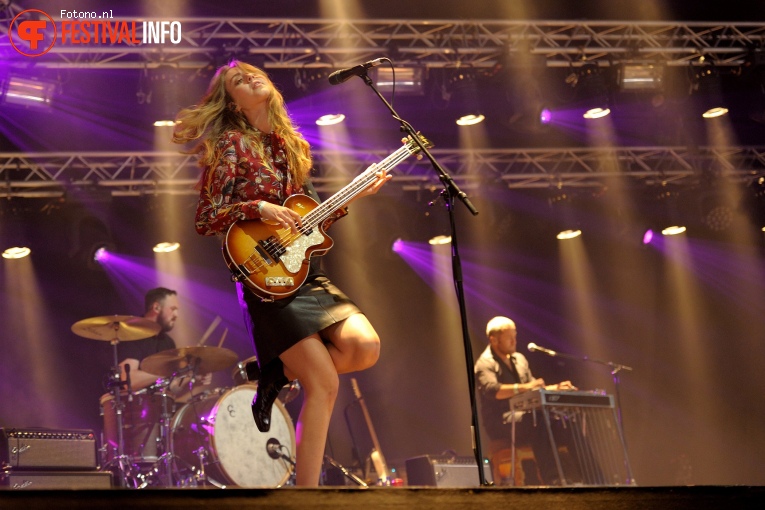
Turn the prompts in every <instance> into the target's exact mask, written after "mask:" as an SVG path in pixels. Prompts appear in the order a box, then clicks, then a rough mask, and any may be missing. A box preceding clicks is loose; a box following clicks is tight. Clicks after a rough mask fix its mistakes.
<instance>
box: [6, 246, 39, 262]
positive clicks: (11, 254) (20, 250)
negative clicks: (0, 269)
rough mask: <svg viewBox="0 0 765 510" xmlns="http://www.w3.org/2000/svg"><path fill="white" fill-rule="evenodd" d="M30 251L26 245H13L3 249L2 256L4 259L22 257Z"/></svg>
mask: <svg viewBox="0 0 765 510" xmlns="http://www.w3.org/2000/svg"><path fill="white" fill-rule="evenodd" d="M30 253H32V250H30V249H29V248H27V247H26V246H23V247H19V246H14V247H13V248H8V249H7V250H5V251H3V258H4V259H22V258H24V257H26V256H27V255H29V254H30Z"/></svg>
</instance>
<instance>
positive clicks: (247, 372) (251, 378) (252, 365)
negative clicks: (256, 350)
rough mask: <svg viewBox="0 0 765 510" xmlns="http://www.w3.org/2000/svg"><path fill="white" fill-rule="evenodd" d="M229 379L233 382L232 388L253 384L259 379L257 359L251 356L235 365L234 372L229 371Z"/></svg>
mask: <svg viewBox="0 0 765 510" xmlns="http://www.w3.org/2000/svg"><path fill="white" fill-rule="evenodd" d="M231 378H232V379H233V380H234V386H239V385H241V384H247V383H250V382H255V381H257V380H258V379H260V368H259V367H258V357H257V356H252V357H251V358H247V359H246V360H244V361H240V362H239V363H237V364H236V366H235V367H234V370H232V371H231Z"/></svg>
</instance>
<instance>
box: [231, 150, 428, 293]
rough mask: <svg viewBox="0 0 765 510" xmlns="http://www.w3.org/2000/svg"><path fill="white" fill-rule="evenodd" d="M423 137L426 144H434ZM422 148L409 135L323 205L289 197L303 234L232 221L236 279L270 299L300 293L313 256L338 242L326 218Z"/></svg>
mask: <svg viewBox="0 0 765 510" xmlns="http://www.w3.org/2000/svg"><path fill="white" fill-rule="evenodd" d="M418 136H419V139H420V142H421V143H422V144H423V146H425V147H427V148H430V147H432V146H433V144H432V143H430V141H428V140H427V139H426V138H424V137H422V136H420V135H418ZM418 152H420V147H419V145H418V144H417V142H416V141H415V140H413V139H411V137H410V138H408V139H407V140H406V141H405V142H404V145H402V146H401V147H400V148H399V149H398V150H396V151H395V152H393V153H392V154H390V155H389V156H388V157H386V158H385V159H383V160H382V161H380V162H379V163H377V164H376V165H372V166H370V167H369V168H367V169H366V170H365V171H364V172H362V173H361V174H360V175H359V176H358V177H356V178H355V179H354V180H353V181H351V182H350V183H349V184H347V185H346V186H345V187H343V188H342V189H341V190H340V191H338V192H337V193H335V194H334V195H332V196H331V197H329V198H328V199H327V200H325V201H324V202H322V203H321V204H319V203H318V202H316V201H315V200H313V199H312V198H311V197H309V196H307V195H302V194H295V195H291V196H290V197H288V198H287V200H285V201H284V204H283V205H284V207H287V208H288V209H291V210H292V211H295V212H296V213H298V214H299V215H300V216H301V221H302V226H301V227H300V228H299V229H298V230H299V231H298V232H297V233H295V232H292V230H291V229H289V228H284V227H280V226H279V224H278V223H276V222H272V221H269V220H261V219H257V220H239V221H237V222H236V223H234V224H233V225H231V227H229V229H228V232H226V237H225V239H224V241H223V259H224V260H225V261H226V265H227V266H228V268H229V270H230V271H231V274H232V276H231V279H232V280H234V281H239V282H242V283H243V284H244V285H246V286H247V287H249V288H250V289H251V290H252V291H253V292H254V293H255V294H257V295H258V296H260V297H261V298H263V299H264V300H275V299H283V298H286V297H288V296H291V295H292V294H294V293H295V292H296V291H297V290H298V289H299V288H300V286H301V285H302V284H303V282H305V280H306V278H307V277H308V271H309V265H310V259H311V256H312V255H321V254H323V253H326V252H327V251H329V249H330V248H332V246H333V245H334V241H333V240H332V239H331V238H330V237H329V236H327V234H326V232H325V227H324V222H325V221H326V220H327V219H329V218H330V217H331V216H332V215H333V214H334V213H335V212H336V211H337V210H338V209H341V208H342V207H344V206H345V205H346V204H348V202H350V201H351V200H352V199H353V198H354V197H356V196H357V195H358V194H360V193H361V192H362V191H363V190H364V189H365V188H366V187H367V186H369V185H370V184H371V183H372V182H374V180H375V179H376V178H377V177H376V175H375V174H376V173H377V172H380V171H381V170H385V171H386V172H387V171H390V170H392V169H393V168H394V167H395V166H396V165H398V164H399V163H401V162H402V161H404V160H405V159H406V158H408V157H409V156H411V155H413V154H416V153H418Z"/></svg>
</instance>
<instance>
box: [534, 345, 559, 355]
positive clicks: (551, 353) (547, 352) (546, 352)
mask: <svg viewBox="0 0 765 510" xmlns="http://www.w3.org/2000/svg"><path fill="white" fill-rule="evenodd" d="M528 349H529V351H531V352H534V351H539V352H543V353H545V354H547V355H548V356H557V355H558V353H557V352H555V351H553V350H552V349H545V348H544V347H539V346H538V345H537V344H535V343H534V342H531V343H530V344H529V345H528Z"/></svg>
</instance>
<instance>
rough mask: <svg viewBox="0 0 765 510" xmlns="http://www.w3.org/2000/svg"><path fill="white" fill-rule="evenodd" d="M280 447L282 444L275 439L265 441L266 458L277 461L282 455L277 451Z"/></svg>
mask: <svg viewBox="0 0 765 510" xmlns="http://www.w3.org/2000/svg"><path fill="white" fill-rule="evenodd" d="M281 447H282V444H281V443H280V442H279V440H278V439H276V438H275V437H272V438H271V439H269V440H268V441H266V453H268V456H269V457H271V458H272V459H278V458H279V457H281V456H282V453H281V452H280V451H279V450H280V449H281Z"/></svg>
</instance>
